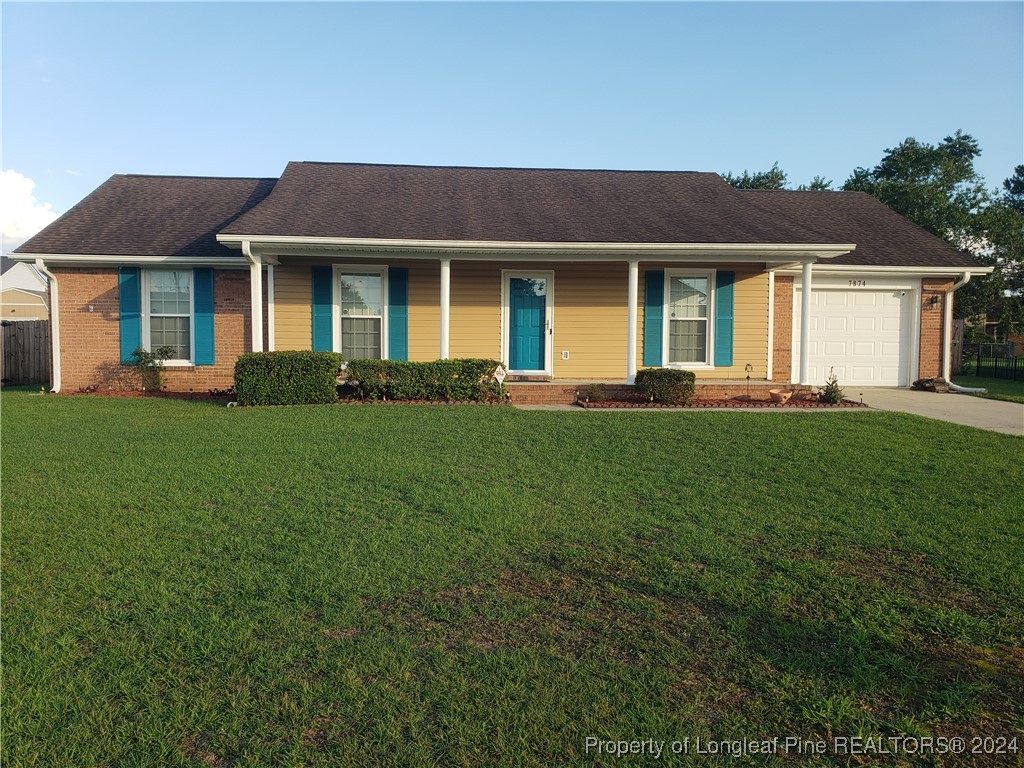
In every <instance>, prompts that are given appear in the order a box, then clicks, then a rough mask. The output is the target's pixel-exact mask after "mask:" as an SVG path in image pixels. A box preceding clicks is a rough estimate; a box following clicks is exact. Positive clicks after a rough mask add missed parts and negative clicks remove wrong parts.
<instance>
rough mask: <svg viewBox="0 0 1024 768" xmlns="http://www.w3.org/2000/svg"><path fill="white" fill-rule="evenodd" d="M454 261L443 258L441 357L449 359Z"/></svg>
mask: <svg viewBox="0 0 1024 768" xmlns="http://www.w3.org/2000/svg"><path fill="white" fill-rule="evenodd" d="M451 287H452V261H451V259H441V359H442V360H447V359H448V324H449V320H450V316H451V299H452V297H451Z"/></svg>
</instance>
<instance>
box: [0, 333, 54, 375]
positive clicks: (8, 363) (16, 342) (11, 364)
mask: <svg viewBox="0 0 1024 768" xmlns="http://www.w3.org/2000/svg"><path fill="white" fill-rule="evenodd" d="M0 325H3V328H2V331H3V333H2V334H0V358H2V359H3V383H4V384H5V385H7V384H49V383H50V321H49V320H4V321H3V323H0Z"/></svg>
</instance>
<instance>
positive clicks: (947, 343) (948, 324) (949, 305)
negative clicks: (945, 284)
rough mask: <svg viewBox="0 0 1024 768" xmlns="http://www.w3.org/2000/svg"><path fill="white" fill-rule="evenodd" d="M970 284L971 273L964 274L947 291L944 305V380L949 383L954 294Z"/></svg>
mask: <svg viewBox="0 0 1024 768" xmlns="http://www.w3.org/2000/svg"><path fill="white" fill-rule="evenodd" d="M969 282H971V273H970V272H964V273H963V275H961V277H960V279H959V280H957V281H956V282H955V283H953V285H951V286H950V287H949V289H948V290H947V291H946V301H945V304H944V305H943V309H944V310H945V312H946V317H945V319H944V322H943V323H942V378H944V379H945V380H946V381H949V376H950V369H951V367H952V358H953V292H954V291H956V290H959V289H960V288H963V287H964V286H965V285H967V284H968V283H969Z"/></svg>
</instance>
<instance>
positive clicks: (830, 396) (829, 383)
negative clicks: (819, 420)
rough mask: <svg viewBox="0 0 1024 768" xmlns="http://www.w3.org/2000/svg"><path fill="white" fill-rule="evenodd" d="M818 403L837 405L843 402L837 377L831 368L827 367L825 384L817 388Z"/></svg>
mask: <svg viewBox="0 0 1024 768" xmlns="http://www.w3.org/2000/svg"><path fill="white" fill-rule="evenodd" d="M818 402H819V403H831V404H832V405H838V404H839V403H841V402H843V390H842V389H840V388H839V377H838V376H836V374H835V371H834V370H833V369H832V368H829V369H828V378H827V379H825V386H823V387H822V388H821V389H819V390H818Z"/></svg>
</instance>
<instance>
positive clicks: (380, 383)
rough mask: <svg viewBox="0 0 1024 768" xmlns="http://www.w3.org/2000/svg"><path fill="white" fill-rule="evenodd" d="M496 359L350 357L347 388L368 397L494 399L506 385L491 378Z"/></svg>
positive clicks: (475, 400)
mask: <svg viewBox="0 0 1024 768" xmlns="http://www.w3.org/2000/svg"><path fill="white" fill-rule="evenodd" d="M498 365H499V362H498V361H497V360H480V359H475V358H456V359H453V360H435V361H433V362H429V363H409V362H404V361H401V360H350V361H349V362H348V365H347V366H346V369H345V374H346V376H347V378H348V381H347V389H348V390H349V391H350V392H353V393H354V394H356V395H357V396H358V397H360V398H368V399H370V400H434V401H437V400H442V401H449V402H450V401H470V402H496V401H500V400H504V398H505V387H504V385H503V384H501V385H499V384H498V382H497V381H495V379H494V369H495V368H497V367H498Z"/></svg>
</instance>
